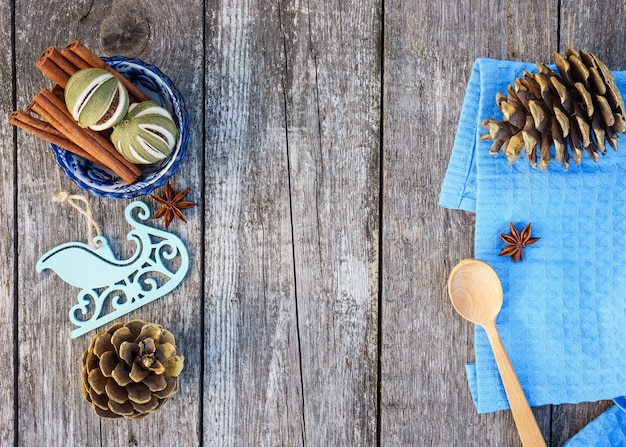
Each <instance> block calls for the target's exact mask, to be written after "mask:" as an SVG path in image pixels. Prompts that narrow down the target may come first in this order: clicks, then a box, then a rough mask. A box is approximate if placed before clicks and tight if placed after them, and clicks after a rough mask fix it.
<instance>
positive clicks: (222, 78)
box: [203, 1, 304, 446]
mask: <svg viewBox="0 0 626 447" xmlns="http://www.w3.org/2000/svg"><path fill="white" fill-rule="evenodd" d="M279 11H280V9H279V4H278V2H276V1H271V2H270V1H268V2H236V3H234V4H233V3H227V2H221V1H209V2H207V16H206V21H207V35H206V42H207V61H206V67H207V71H206V89H207V95H206V102H205V110H206V123H205V126H206V171H205V173H206V189H205V195H206V218H205V222H206V235H207V237H206V242H205V245H204V256H205V258H204V259H205V266H206V275H205V290H206V293H205V296H206V298H205V300H206V307H205V327H206V334H207V337H206V342H205V352H206V354H205V359H206V363H205V375H204V387H205V388H204V389H205V396H204V405H203V409H204V418H203V422H204V438H203V439H204V443H205V444H206V445H225V446H227V445H294V446H297V445H302V444H303V443H304V419H303V418H304V416H303V397H302V385H301V375H300V360H299V357H298V356H299V354H298V350H299V346H298V328H297V320H296V316H297V312H296V296H295V281H294V255H293V243H292V228H291V220H290V209H289V202H290V197H289V195H290V192H289V177H288V175H289V171H288V158H287V157H288V152H287V149H288V148H287V143H286V137H285V136H286V130H285V97H284V76H285V75H284V71H285V59H284V45H285V43H284V40H283V32H282V30H281V19H280V15H279V14H280V13H279Z"/></svg>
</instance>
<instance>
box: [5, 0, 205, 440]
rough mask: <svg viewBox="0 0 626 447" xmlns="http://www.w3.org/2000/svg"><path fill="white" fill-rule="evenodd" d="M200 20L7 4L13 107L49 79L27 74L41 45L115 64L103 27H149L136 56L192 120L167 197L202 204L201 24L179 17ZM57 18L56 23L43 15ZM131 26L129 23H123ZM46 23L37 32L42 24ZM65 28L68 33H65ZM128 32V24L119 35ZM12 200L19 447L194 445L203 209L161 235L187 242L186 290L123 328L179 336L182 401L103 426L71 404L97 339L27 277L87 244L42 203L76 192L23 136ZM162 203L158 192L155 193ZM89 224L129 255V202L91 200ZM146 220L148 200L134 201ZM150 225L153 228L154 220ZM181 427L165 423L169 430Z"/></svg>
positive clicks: (50, 280)
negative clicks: (166, 83) (73, 45)
mask: <svg viewBox="0 0 626 447" xmlns="http://www.w3.org/2000/svg"><path fill="white" fill-rule="evenodd" d="M189 7H193V8H195V9H196V10H201V3H200V2H193V3H192V2H185V4H184V5H183V4H181V3H174V4H168V5H167V6H165V5H156V4H153V2H149V1H132V2H130V1H129V2H124V1H117V0H116V1H113V2H101V3H99V2H69V1H67V2H66V1H55V2H45V1H44V2H40V3H39V4H38V5H37V6H36V7H35V6H34V5H33V4H31V3H29V2H18V4H17V5H16V28H17V29H18V30H19V32H18V36H17V47H16V54H17V58H16V59H17V60H16V66H17V79H18V81H17V82H18V83H17V92H18V107H19V108H24V107H25V106H26V105H27V104H28V102H30V99H31V98H32V95H33V94H34V93H35V92H37V91H38V90H39V89H40V88H41V87H43V86H47V85H49V81H47V79H45V78H44V77H43V75H41V74H40V73H38V72H36V70H35V67H34V63H35V61H36V60H37V57H38V56H39V54H40V53H41V52H42V51H43V50H44V49H45V48H46V47H47V46H48V45H56V46H57V47H58V48H63V47H65V45H67V44H68V43H69V42H70V41H71V40H73V39H80V40H81V41H82V42H83V43H85V45H86V46H87V47H89V48H90V49H92V50H93V51H94V52H96V53H98V54H102V55H105V54H124V51H125V50H128V47H125V46H122V47H119V48H118V46H117V45H118V44H117V43H116V42H117V41H116V40H115V39H113V40H111V39H108V32H109V29H108V25H107V21H110V20H114V19H115V17H113V18H112V17H111V14H113V15H115V14H117V15H118V16H119V15H120V14H121V11H123V10H126V11H127V12H128V11H131V10H132V11H134V13H135V14H138V15H141V16H142V17H144V18H145V19H146V20H148V21H149V22H150V33H151V34H150V36H148V39H147V41H146V43H145V45H143V46H142V48H144V50H141V51H140V52H137V53H136V54H124V55H125V56H136V57H139V58H141V59H142V60H144V61H145V62H147V63H151V64H154V65H156V66H158V67H159V68H160V69H161V70H162V71H163V72H164V73H165V74H166V75H168V76H169V77H170V78H171V79H172V81H173V82H174V83H175V85H176V86H177V87H178V88H179V89H180V91H181V93H182V94H183V96H184V97H185V99H186V100H187V101H186V106H187V111H188V112H189V114H190V116H191V122H192V128H191V134H192V135H191V137H192V143H191V144H190V146H189V148H188V155H187V158H186V159H185V161H184V162H183V164H182V165H181V170H180V172H179V174H177V175H176V176H175V177H174V178H173V181H172V183H173V185H174V187H175V188H176V187H178V188H182V187H185V186H189V187H190V188H191V190H192V192H191V193H190V196H189V198H190V199H191V200H195V201H199V200H198V199H199V197H200V193H201V188H200V185H201V182H202V176H201V163H200V162H199V161H200V160H202V157H203V155H202V142H201V141H202V139H201V137H200V135H201V133H202V126H201V122H202V119H201V117H202V107H203V105H202V101H201V99H200V98H199V97H198V95H197V92H196V91H195V89H197V88H198V86H199V85H201V84H202V76H203V70H202V66H201V64H199V63H198V61H201V60H202V42H201V41H200V40H198V36H199V35H201V32H202V17H200V16H197V15H196V16H191V17H189V16H187V14H186V13H185V12H186V11H187V8H189ZM51 11H54V14H51V13H50V12H51ZM128 17H131V16H130V15H128V14H127V18H128ZM41 24H45V26H41ZM68 24H70V25H71V26H68ZM127 26H129V25H127ZM18 154H19V159H18V163H19V166H20V169H19V172H18V182H19V202H18V205H19V206H18V222H22V223H23V224H21V225H20V227H19V239H18V240H19V253H20V256H19V265H18V269H19V272H18V278H19V282H18V284H19V286H20V289H19V294H20V298H21V299H20V300H19V303H20V307H19V309H18V313H19V320H18V325H19V327H18V331H19V358H20V363H19V365H18V368H19V382H18V384H17V386H18V399H19V414H18V429H19V431H18V433H17V436H18V441H19V445H42V444H47V445H142V446H144V445H155V446H157V445H179V442H180V440H181V439H185V440H186V441H187V442H188V444H186V445H196V444H199V439H198V438H199V432H200V420H199V414H200V412H199V408H200V404H199V402H200V390H201V386H200V383H201V381H200V369H201V365H202V356H201V342H200V341H201V338H202V334H201V333H200V332H198V331H197V328H198V327H199V326H201V319H200V312H199V309H200V307H199V303H200V300H201V296H202V294H201V281H200V278H199V276H200V256H201V250H199V249H198V241H199V239H200V236H199V235H200V228H201V222H202V219H201V215H202V213H201V210H198V209H195V210H191V211H189V212H188V213H187V216H188V220H189V221H190V222H189V224H188V225H181V224H180V223H176V222H175V223H173V224H172V225H171V226H170V231H172V232H174V233H177V234H178V235H180V237H181V238H182V239H183V240H184V241H187V242H188V244H189V251H190V256H191V262H190V264H191V269H190V272H189V274H188V277H187V278H186V281H184V283H183V284H182V285H181V286H180V287H179V288H177V289H176V290H175V291H174V292H173V293H171V294H169V295H168V296H166V297H163V298H161V299H160V300H158V301H156V302H154V303H151V304H149V305H147V306H144V307H142V308H140V309H139V310H137V311H134V312H133V313H132V314H129V315H128V316H126V317H125V318H124V319H125V320H128V319H131V318H143V319H144V320H147V321H154V322H157V323H159V324H162V325H163V326H165V327H167V328H168V329H169V330H171V332H172V333H173V334H174V335H175V336H176V338H177V344H178V347H179V349H180V350H181V351H182V352H183V353H184V355H185V357H186V366H185V370H184V371H183V374H182V375H181V391H180V393H179V394H178V395H177V398H176V399H172V400H171V401H170V402H168V403H167V404H166V405H164V406H163V409H162V410H160V411H159V412H158V413H156V414H155V415H153V416H154V417H150V418H145V419H142V420H138V421H132V422H128V421H124V420H116V421H101V420H100V419H99V418H98V417H97V416H96V414H95V413H94V412H93V411H92V410H91V407H90V406H89V404H87V403H86V402H85V401H84V400H83V398H82V396H81V394H80V380H81V378H80V358H81V355H82V352H83V351H84V350H85V349H86V348H87V345H88V343H89V340H90V339H91V337H92V336H93V335H94V334H95V331H92V333H89V334H87V335H85V336H82V337H80V338H77V339H75V340H70V337H69V332H70V330H71V327H70V326H71V325H70V324H69V322H68V319H67V314H68V311H69V308H70V306H71V305H72V304H73V302H75V300H76V295H77V292H78V291H77V289H74V288H72V287H70V286H68V285H67V284H65V283H63V282H62V281H61V280H60V279H59V278H58V277H56V276H55V275H53V274H52V273H51V272H49V271H48V272H44V273H42V274H38V273H36V272H35V270H34V265H35V262H36V260H37V258H38V257H39V256H40V255H41V254H43V253H44V251H45V250H47V249H49V248H51V247H52V246H54V245H56V244H58V243H60V242H68V241H72V240H85V237H86V225H85V222H84V220H83V218H82V216H80V215H79V214H78V213H77V212H75V211H73V210H72V209H71V208H69V207H68V206H67V205H59V204H54V203H52V202H51V200H50V199H51V196H52V195H53V194H54V193H56V192H57V191H59V190H61V189H63V190H68V191H70V192H73V193H79V192H80V190H79V189H78V187H77V186H76V185H74V184H72V183H70V182H69V181H68V180H67V179H66V178H65V177H64V176H63V174H62V172H61V170H60V169H58V167H56V165H55V163H54V161H53V157H52V155H51V153H50V152H49V150H48V149H47V148H46V147H45V144H44V143H43V142H41V141H40V140H36V139H33V138H32V137H30V136H29V135H26V134H24V133H22V132H20V133H19V134H18ZM158 192H159V193H162V191H158ZM89 199H90V201H91V203H92V206H93V207H94V217H95V218H96V219H97V220H98V221H99V222H100V224H101V228H102V230H103V233H104V234H105V236H107V237H108V238H109V240H110V242H111V245H112V247H113V250H114V251H115V252H116V253H118V254H119V255H120V256H121V257H124V256H128V255H130V253H131V252H132V249H133V248H134V247H133V246H131V244H129V243H128V242H127V241H126V234H127V232H128V231H129V230H130V227H128V224H127V223H126V221H125V220H124V218H123V212H124V208H125V207H126V205H127V204H128V202H129V201H127V200H121V201H115V200H109V199H100V198H96V197H93V196H90V197H89ZM143 200H145V201H146V203H148V204H149V205H150V206H151V207H152V209H153V210H154V209H155V208H156V207H155V205H154V202H152V201H151V200H150V199H149V198H143ZM154 225H157V226H159V225H162V224H161V223H158V222H156V221H155V223H154ZM173 420H176V421H178V422H177V423H176V424H172V423H171V421H173Z"/></svg>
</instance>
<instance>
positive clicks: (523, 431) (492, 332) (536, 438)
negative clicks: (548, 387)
mask: <svg viewBox="0 0 626 447" xmlns="http://www.w3.org/2000/svg"><path fill="white" fill-rule="evenodd" d="M448 294H449V295H450V300H451V301H452V305H453V306H454V308H455V309H456V311H457V312H458V313H459V314H461V316H462V317H463V318H465V319H467V320H469V321H471V322H472V323H475V324H478V325H480V326H482V328H483V329H484V330H485V332H486V333H487V338H488V339H489V343H490V344H491V349H492V350H493V354H494V356H495V358H496V363H497V364H498V370H499V371H500V377H501V378H502V383H503V384H504V391H505V392H506V397H507V398H508V400H509V405H510V407H511V412H512V413H513V419H514V420H515V425H516V426H517V431H518V433H519V437H520V439H521V441H522V445H523V446H524V447H530V446H533V447H534V446H543V447H545V445H546V443H545V441H544V440H543V436H542V434H541V430H539V426H538V425H537V421H536V420H535V416H534V415H533V412H532V410H531V409H530V406H529V405H528V401H527V400H526V396H525V395H524V391H523V390H522V387H521V386H520V383H519V380H518V379H517V375H515V370H514V369H513V366H512V365H511V361H510V360H509V356H508V355H507V353H506V351H505V349H504V346H503V345H502V341H501V340H500V336H499V335H498V330H497V329H496V317H497V316H498V313H499V312H500V308H501V307H502V284H500V279H499V278H498V275H497V273H496V272H495V271H494V270H493V269H492V268H491V267H490V266H489V265H488V264H486V263H484V262H482V261H479V260H477V259H464V260H463V261H461V262H459V263H458V264H457V265H456V267H454V269H452V272H451V273H450V278H449V279H448Z"/></svg>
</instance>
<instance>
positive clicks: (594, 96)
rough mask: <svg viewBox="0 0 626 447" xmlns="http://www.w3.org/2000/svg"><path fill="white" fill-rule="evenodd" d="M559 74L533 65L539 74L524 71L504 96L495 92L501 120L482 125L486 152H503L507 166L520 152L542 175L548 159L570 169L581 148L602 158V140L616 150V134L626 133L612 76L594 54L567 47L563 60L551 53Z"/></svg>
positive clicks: (621, 103)
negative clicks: (490, 141)
mask: <svg viewBox="0 0 626 447" xmlns="http://www.w3.org/2000/svg"><path fill="white" fill-rule="evenodd" d="M554 59H555V62H556V66H557V68H558V70H559V73H560V75H559V73H556V72H555V71H553V70H551V69H550V68H548V67H547V66H546V65H545V64H542V63H537V68H538V73H528V72H526V71H524V74H523V77H521V78H517V79H515V81H514V83H513V85H509V86H508V90H507V96H505V95H503V94H501V93H498V94H497V95H496V103H497V105H498V108H499V109H500V111H501V112H502V116H503V118H504V119H503V121H497V120H495V119H486V120H483V121H482V122H481V123H480V124H481V126H482V127H484V128H485V129H487V130H488V131H489V133H487V134H483V135H481V139H482V140H493V144H492V146H491V150H490V153H491V154H492V155H494V154H498V153H499V152H500V149H502V150H503V151H504V153H505V155H506V156H507V158H508V160H509V163H513V162H514V161H515V160H517V158H518V157H519V156H520V154H521V151H522V149H524V151H525V153H526V157H527V158H528V161H529V162H530V163H531V165H532V166H533V167H536V166H537V148H539V158H540V165H539V166H540V168H541V170H545V169H546V168H547V167H548V164H549V163H550V161H551V159H552V156H551V154H550V148H551V147H554V158H555V160H556V161H557V162H560V163H562V164H563V166H564V167H565V169H567V167H568V166H569V159H570V154H569V152H568V147H569V150H570V151H571V153H572V156H573V158H574V162H575V163H577V164H578V163H580V162H581V160H582V154H583V149H585V150H586V151H587V153H588V154H589V156H590V157H591V158H592V159H593V160H594V161H598V154H599V153H601V154H603V155H604V154H605V153H606V144H605V140H606V141H608V143H609V145H610V146H611V147H612V148H613V149H614V150H617V140H618V136H617V133H623V132H625V131H626V122H625V121H624V100H623V99H622V95H621V94H620V91H619V90H618V88H617V86H616V85H615V80H614V78H613V75H612V74H611V71H610V70H609V69H608V68H607V66H606V65H605V64H604V63H603V62H602V61H600V60H599V59H598V58H597V57H596V56H595V55H594V54H591V53H586V52H584V51H582V50H581V51H579V52H577V51H574V50H573V49H571V48H568V49H567V51H566V52H565V56H563V55H561V54H559V53H557V52H554Z"/></svg>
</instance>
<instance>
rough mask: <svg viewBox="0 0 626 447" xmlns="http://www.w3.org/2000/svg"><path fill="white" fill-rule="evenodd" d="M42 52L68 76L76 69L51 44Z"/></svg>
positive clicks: (76, 69)
mask: <svg viewBox="0 0 626 447" xmlns="http://www.w3.org/2000/svg"><path fill="white" fill-rule="evenodd" d="M44 54H45V55H46V56H47V57H48V58H49V59H50V60H51V61H52V62H54V63H55V64H56V65H57V66H58V67H59V68H60V69H61V70H63V71H64V72H65V73H67V74H68V75H69V76H72V75H73V74H74V73H76V72H77V71H78V67H76V65H74V64H73V63H72V62H70V61H69V60H68V59H67V58H66V57H65V56H63V55H62V54H61V52H60V51H59V50H57V49H56V48H55V47H54V46H51V47H50V48H49V49H48V50H47V51H46V52H45V53H44Z"/></svg>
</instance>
